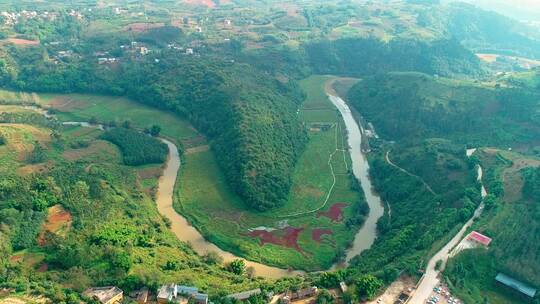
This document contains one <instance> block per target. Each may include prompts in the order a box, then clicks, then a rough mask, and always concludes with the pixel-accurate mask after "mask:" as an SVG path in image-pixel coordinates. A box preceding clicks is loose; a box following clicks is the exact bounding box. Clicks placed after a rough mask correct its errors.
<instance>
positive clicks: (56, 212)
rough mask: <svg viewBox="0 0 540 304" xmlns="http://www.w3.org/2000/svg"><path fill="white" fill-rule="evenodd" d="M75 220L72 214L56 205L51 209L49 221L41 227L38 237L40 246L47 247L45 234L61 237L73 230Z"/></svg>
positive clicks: (48, 216)
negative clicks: (72, 225)
mask: <svg viewBox="0 0 540 304" xmlns="http://www.w3.org/2000/svg"><path fill="white" fill-rule="evenodd" d="M72 221H73V218H72V216H71V213H69V212H68V211H67V210H65V209H64V208H63V207H62V206H61V205H54V206H52V207H50V208H49V210H48V215H47V220H46V221H45V223H44V224H43V226H42V227H41V232H40V234H39V237H38V244H39V245H40V246H43V245H45V233H46V232H50V233H54V234H59V235H65V233H67V231H69V229H70V228H71V223H72Z"/></svg>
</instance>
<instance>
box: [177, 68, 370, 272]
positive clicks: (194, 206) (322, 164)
mask: <svg viewBox="0 0 540 304" xmlns="http://www.w3.org/2000/svg"><path fill="white" fill-rule="evenodd" d="M330 78H331V77H327V76H314V77H310V78H308V79H306V80H303V81H302V82H301V84H302V86H303V88H304V90H305V91H306V92H307V94H308V98H307V100H306V102H304V104H303V105H302V106H301V108H300V109H299V111H298V115H299V116H300V119H301V120H302V121H303V122H304V123H305V124H306V127H307V128H308V130H309V142H308V144H307V147H306V150H305V152H304V153H303V155H302V156H301V157H300V159H299V161H298V163H297V166H296V168H295V171H294V174H293V186H292V188H291V194H290V197H289V200H288V201H287V202H286V203H285V205H284V206H282V207H280V208H277V209H275V210H271V211H268V212H265V213H253V212H250V211H249V210H248V209H247V208H246V207H245V206H244V204H243V202H242V201H241V200H240V199H239V198H238V197H237V196H236V195H235V194H234V193H233V192H232V190H231V189H230V187H229V186H228V184H227V182H226V179H225V177H224V175H223V172H221V170H220V168H219V166H218V164H217V161H216V158H215V157H214V155H213V153H212V151H200V152H196V153H190V154H188V155H184V157H185V165H184V166H183V167H182V169H181V172H180V177H179V179H178V183H179V185H178V192H177V200H176V201H175V209H176V211H177V212H179V213H181V214H183V215H184V216H185V217H186V218H187V219H188V221H189V222H190V223H192V224H193V225H194V226H195V227H197V230H199V231H200V232H201V234H202V235H203V236H204V237H205V238H206V239H207V240H209V241H211V242H212V243H213V244H215V245H217V246H218V247H219V248H222V249H224V250H226V251H229V252H233V253H234V254H236V255H238V256H243V257H245V258H247V259H249V260H254V261H256V262H261V263H265V264H269V265H277V266H280V267H287V268H288V267H292V268H296V269H304V270H308V271H319V270H326V269H329V268H331V266H332V265H334V264H335V263H336V262H340V261H342V257H344V255H345V254H344V253H345V250H346V248H349V247H350V244H351V243H352V242H353V238H354V234H355V232H356V231H357V230H358V229H359V228H360V225H361V224H362V223H363V221H364V219H363V218H364V215H363V214H364V213H363V212H364V211H363V210H364V208H365V207H364V206H367V204H366V203H365V202H364V200H363V195H362V193H361V192H360V191H357V190H355V185H354V184H353V183H356V182H355V181H354V179H353V178H352V171H350V168H352V160H351V158H350V155H349V153H347V152H346V149H347V142H346V141H347V131H346V130H345V125H344V123H343V120H342V119H341V117H340V116H338V115H337V111H336V108H335V106H334V105H333V104H332V103H331V101H330V100H329V99H328V96H327V95H326V93H325V91H324V85H325V83H326V81H327V80H328V79H330ZM356 188H358V187H356Z"/></svg>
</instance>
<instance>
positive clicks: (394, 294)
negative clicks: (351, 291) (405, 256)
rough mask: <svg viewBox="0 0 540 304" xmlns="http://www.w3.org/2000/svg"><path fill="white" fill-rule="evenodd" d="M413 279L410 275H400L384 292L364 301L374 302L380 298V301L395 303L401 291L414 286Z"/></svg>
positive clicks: (368, 303) (370, 303)
mask: <svg viewBox="0 0 540 304" xmlns="http://www.w3.org/2000/svg"><path fill="white" fill-rule="evenodd" d="M415 284H416V283H415V280H414V279H413V278H411V277H407V276H402V277H400V278H398V279H397V280H396V281H394V282H393V283H392V284H391V285H390V286H389V287H388V288H387V289H386V290H385V291H384V293H383V294H382V295H381V296H379V297H377V298H376V300H374V301H371V302H366V303H367V304H376V303H377V300H378V299H382V301H381V303H396V301H397V300H398V299H399V296H400V295H401V293H402V292H408V291H409V288H411V290H412V288H414V287H415Z"/></svg>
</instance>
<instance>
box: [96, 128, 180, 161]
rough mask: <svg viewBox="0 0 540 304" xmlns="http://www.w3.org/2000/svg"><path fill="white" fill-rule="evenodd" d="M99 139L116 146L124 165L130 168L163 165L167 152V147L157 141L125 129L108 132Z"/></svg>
mask: <svg viewBox="0 0 540 304" xmlns="http://www.w3.org/2000/svg"><path fill="white" fill-rule="evenodd" d="M101 138H102V139H105V140H108V141H110V142H112V143H114V144H115V145H117V146H118V147H119V148H120V151H122V158H123V160H124V164H126V165H130V166H137V165H146V164H154V163H163V162H165V160H166V159H167V153H168V152H169V149H168V148H167V145H165V144H164V143H162V142H161V141H159V140H158V139H156V138H153V137H150V136H148V135H145V134H142V133H140V132H138V131H135V130H130V129H126V128H114V129H112V130H108V131H107V132H105V133H103V135H102V136H101Z"/></svg>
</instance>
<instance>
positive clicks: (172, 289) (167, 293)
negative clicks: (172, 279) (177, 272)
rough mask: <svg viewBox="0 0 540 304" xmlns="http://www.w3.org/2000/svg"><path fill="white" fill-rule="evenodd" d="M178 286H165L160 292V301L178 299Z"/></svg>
mask: <svg viewBox="0 0 540 304" xmlns="http://www.w3.org/2000/svg"><path fill="white" fill-rule="evenodd" d="M176 293H177V290H176V284H169V285H163V286H161V287H160V288H159V290H158V295H157V297H158V299H167V300H169V301H170V300H172V298H173V297H176Z"/></svg>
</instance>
